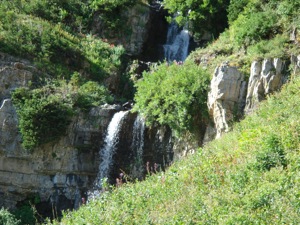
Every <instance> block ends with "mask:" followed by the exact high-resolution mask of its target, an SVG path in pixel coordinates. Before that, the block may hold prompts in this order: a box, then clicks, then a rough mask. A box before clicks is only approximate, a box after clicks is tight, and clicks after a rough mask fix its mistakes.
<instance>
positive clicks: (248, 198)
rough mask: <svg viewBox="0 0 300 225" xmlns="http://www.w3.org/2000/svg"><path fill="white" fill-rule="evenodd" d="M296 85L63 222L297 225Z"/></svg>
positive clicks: (299, 143)
mask: <svg viewBox="0 0 300 225" xmlns="http://www.w3.org/2000/svg"><path fill="white" fill-rule="evenodd" d="M299 86H300V79H299V77H298V78H297V79H296V80H292V81H291V82H290V84H288V85H286V86H285V87H284V88H283V91H282V92H281V93H280V94H276V95H275V96H272V97H269V98H268V100H267V101H266V102H264V103H262V105H261V106H260V108H259V110H258V111H257V112H256V113H254V114H253V115H251V116H248V117H247V118H246V119H245V120H243V121H242V122H241V123H240V124H236V125H235V127H234V129H233V131H232V132H230V133H228V134H227V135H225V136H223V137H222V138H220V139H219V140H215V141H213V142H211V143H209V144H207V145H206V146H205V147H204V148H203V149H200V150H199V151H198V152H197V153H195V154H194V155H191V156H190V157H187V158H186V159H183V160H181V161H179V162H176V163H175V164H174V165H172V166H171V167H170V168H169V169H168V170H167V171H166V172H159V173H158V174H156V175H153V176H150V177H148V178H146V180H145V181H143V182H139V183H136V184H126V185H125V184H124V185H123V186H122V187H120V188H116V189H113V190H112V191H111V192H106V193H103V194H102V195H101V197H100V198H99V199H98V200H95V201H92V202H90V203H89V204H87V205H86V206H84V207H82V208H80V209H79V210H78V211H76V212H72V213H66V215H65V217H64V218H63V219H62V223H63V224H66V225H67V224H89V223H90V224H299V222H300V215H299V209H300V205H299V189H300V183H299V178H300V169H299V147H300V124H299V119H300V117H299V115H300V104H299V101H298V98H299V95H300V89H299ZM291 112H293V113H291ZM54 224H59V222H56V223H54Z"/></svg>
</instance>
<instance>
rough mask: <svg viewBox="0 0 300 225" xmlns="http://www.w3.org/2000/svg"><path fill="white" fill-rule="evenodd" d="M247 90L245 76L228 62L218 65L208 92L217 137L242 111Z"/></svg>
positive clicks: (225, 130) (226, 129) (210, 112)
mask: <svg viewBox="0 0 300 225" xmlns="http://www.w3.org/2000/svg"><path fill="white" fill-rule="evenodd" d="M245 91H246V82H245V81H244V76H243V74H241V73H240V72H239V71H238V70H237V68H235V67H231V66H229V65H227V64H226V63H224V64H222V65H221V66H219V67H217V68H216V70H215V74H214V77H213V79H212V81H211V85H210V92H209V94H208V108H209V114H210V116H211V118H213V121H214V124H215V129H216V138H219V137H220V136H221V134H222V133H224V132H227V131H228V130H229V124H230V122H231V121H233V119H234V118H235V116H237V115H238V114H239V113H242V109H243V106H244V98H243V96H244V95H245Z"/></svg>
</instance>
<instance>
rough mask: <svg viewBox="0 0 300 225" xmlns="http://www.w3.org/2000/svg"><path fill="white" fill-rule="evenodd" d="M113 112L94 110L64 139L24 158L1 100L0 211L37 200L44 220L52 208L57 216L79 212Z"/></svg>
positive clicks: (9, 109) (10, 112) (13, 119)
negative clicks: (37, 197) (75, 209)
mask: <svg viewBox="0 0 300 225" xmlns="http://www.w3.org/2000/svg"><path fill="white" fill-rule="evenodd" d="M116 110H117V107H97V108H93V109H92V110H91V111H90V112H89V113H88V114H87V115H86V114H85V115H81V114H79V115H78V116H77V117H75V118H74V119H73V121H72V123H71V124H70V126H69V128H68V131H67V135H66V136H64V137H62V138H60V140H58V141H56V142H53V143H48V144H46V145H43V146H41V147H39V148H37V149H34V150H33V151H32V152H27V151H26V150H24V149H22V147H21V142H20V141H21V137H20V134H19V133H18V129H17V118H16V114H15V110H14V108H13V105H12V104H11V101H10V100H5V101H4V102H3V104H2V107H1V109H0V124H1V126H0V135H1V139H0V140H1V142H0V207H2V206H4V207H7V208H14V207H15V206H16V204H17V203H18V202H21V201H23V200H24V199H26V198H27V197H28V196H30V195H32V194H35V195H38V196H39V197H40V199H41V203H40V204H43V206H39V205H37V210H38V211H39V210H44V212H41V213H43V215H47V212H52V208H51V207H52V206H54V207H55V208H56V210H57V211H58V212H60V211H61V210H65V209H73V208H77V207H78V206H79V205H80V203H81V198H82V197H85V195H86V191H87V190H88V189H89V188H90V187H91V186H92V185H93V182H94V179H95V177H96V175H97V172H98V165H99V154H98V153H99V147H100V146H101V144H102V142H103V135H105V131H106V128H107V126H108V124H109V122H110V119H111V118H112V116H113V114H114V113H115V112H116ZM47 216H53V215H51V214H48V215H47Z"/></svg>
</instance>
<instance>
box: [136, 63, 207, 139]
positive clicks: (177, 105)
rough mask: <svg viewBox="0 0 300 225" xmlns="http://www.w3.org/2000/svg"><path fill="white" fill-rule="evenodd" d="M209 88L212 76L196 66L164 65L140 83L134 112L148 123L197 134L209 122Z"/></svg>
mask: <svg viewBox="0 0 300 225" xmlns="http://www.w3.org/2000/svg"><path fill="white" fill-rule="evenodd" d="M208 85H209V74H208V73H207V72H205V71H204V70H203V69H202V68H201V67H199V66H197V65H196V64H193V63H186V64H184V65H177V64H176V63H174V64H172V65H168V64H161V65H160V66H158V67H157V68H155V69H153V70H152V71H151V72H148V73H144V74H143V79H142V80H140V81H138V82H137V83H136V88H137V92H136V95H135V101H136V104H135V106H134V109H135V110H136V111H139V112H140V113H141V114H142V115H143V116H144V117H145V118H146V122H147V123H148V124H152V123H155V122H157V123H159V124H160V125H168V126H170V127H171V128H172V130H173V131H175V132H177V134H179V133H181V132H182V131H195V130H196V129H197V128H199V127H197V126H200V125H199V124H201V123H202V124H203V122H204V121H205V119H207V107H206V99H207V90H208Z"/></svg>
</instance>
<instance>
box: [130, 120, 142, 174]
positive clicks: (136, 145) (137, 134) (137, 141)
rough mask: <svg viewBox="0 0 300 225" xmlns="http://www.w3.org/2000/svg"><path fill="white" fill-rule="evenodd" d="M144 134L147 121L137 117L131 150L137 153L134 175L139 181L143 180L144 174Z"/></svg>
mask: <svg viewBox="0 0 300 225" xmlns="http://www.w3.org/2000/svg"><path fill="white" fill-rule="evenodd" d="M144 133H145V121H144V119H143V118H142V117H141V116H139V115H137V117H136V119H135V121H134V124H133V137H132V144H131V149H132V151H133V152H134V153H135V165H134V171H133V172H134V173H135V176H136V177H138V178H139V179H142V177H143V173H144V161H143V152H144Z"/></svg>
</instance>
